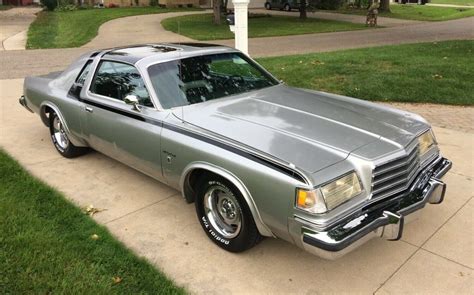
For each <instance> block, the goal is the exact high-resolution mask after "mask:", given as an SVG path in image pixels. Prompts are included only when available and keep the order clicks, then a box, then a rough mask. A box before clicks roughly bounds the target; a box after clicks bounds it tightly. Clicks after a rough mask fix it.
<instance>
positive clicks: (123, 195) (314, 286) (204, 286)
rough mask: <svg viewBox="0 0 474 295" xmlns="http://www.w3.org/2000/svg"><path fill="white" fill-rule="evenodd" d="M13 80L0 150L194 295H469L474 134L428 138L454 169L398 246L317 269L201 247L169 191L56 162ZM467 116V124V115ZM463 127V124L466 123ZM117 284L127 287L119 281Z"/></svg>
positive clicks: (4, 88) (263, 250)
mask: <svg viewBox="0 0 474 295" xmlns="http://www.w3.org/2000/svg"><path fill="white" fill-rule="evenodd" d="M21 92H22V79H16V80H1V81H0V135H1V136H0V146H1V147H3V148H4V149H5V150H6V151H7V152H8V153H10V154H11V155H12V156H13V157H15V158H16V159H17V160H18V161H19V162H20V163H21V164H22V165H23V166H24V167H26V169H28V170H29V171H30V172H31V173H32V174H33V175H35V176H37V177H38V178H40V179H42V180H43V181H45V182H47V183H48V184H50V185H51V186H53V187H55V188H57V189H58V190H60V191H62V192H63V193H64V194H65V195H66V197H67V198H69V199H70V200H71V201H73V202H74V203H75V204H77V205H78V206H86V205H89V204H93V205H94V206H95V207H99V208H105V209H107V210H106V211H104V212H101V213H99V214H97V215H95V216H94V219H95V220H97V221H98V222H99V223H101V224H103V225H105V226H106V227H107V228H108V229H109V230H110V231H111V232H112V233H113V234H114V235H115V236H116V237H117V238H118V239H120V240H121V241H122V242H123V243H124V244H125V245H127V246H128V247H130V248H131V249H132V250H133V251H135V252H136V253H137V254H138V255H140V256H143V257H146V258H147V259H148V260H149V261H150V262H151V263H153V264H154V265H155V266H157V267H158V268H159V269H161V270H162V271H164V272H165V273H166V274H167V275H168V276H169V277H170V278H172V279H173V280H174V281H175V282H176V283H177V284H179V285H181V286H184V287H185V288H186V289H188V290H189V291H191V292H193V293H209V294H214V293H216V294H217V293H218V294H223V293H229V294H231V293H235V294H239V293H240V294H249V293H278V294H283V293H365V294H367V293H374V292H375V293H378V294H389V293H425V294H434V293H438V294H469V293H470V294H472V292H473V290H474V272H473V269H474V249H473V233H474V218H473V213H474V196H473V193H474V186H473V178H474V163H473V159H474V155H473V151H474V149H473V148H472V146H473V144H474V133H468V132H460V131H455V130H451V129H447V128H435V132H436V135H437V137H438V140H439V142H440V145H441V149H442V151H443V153H444V154H445V155H446V156H447V157H448V158H450V159H451V160H452V161H453V162H454V167H453V169H452V170H451V171H450V172H449V173H448V174H447V176H446V177H445V181H446V182H447V184H448V193H447V196H446V199H445V202H444V203H443V204H441V205H439V206H428V207H427V208H426V209H425V210H424V215H422V217H421V218H420V219H419V220H417V221H414V222H413V223H411V224H409V225H407V226H406V229H405V233H404V236H403V239H402V240H401V241H398V242H388V241H384V240H381V239H376V240H372V241H371V242H369V243H368V244H366V245H364V246H363V247H362V248H359V249H358V250H356V251H355V252H353V253H351V254H349V255H348V256H345V257H343V258H341V259H339V260H336V261H326V260H322V259H319V258H317V257H314V256H311V255H310V254H308V253H306V252H304V251H301V250H299V249H298V248H296V247H294V246H292V245H290V244H288V243H286V242H283V241H280V240H275V239H265V240H264V241H263V242H262V243H260V244H259V245H258V246H257V247H255V248H253V249H251V250H250V251H247V252H245V253H241V254H232V253H228V252H225V251H223V250H221V249H220V248H218V247H217V246H215V245H214V244H213V243H212V242H211V241H209V240H208V238H207V237H206V235H205V234H204V233H203V231H202V229H201V228H200V225H199V223H198V221H197V218H196V216H195V214H194V206H193V205H192V204H186V203H185V201H184V200H182V198H181V197H180V195H179V193H178V192H176V191H175V190H173V189H171V188H169V187H167V186H166V185H162V184H160V183H158V182H156V181H154V180H153V179H151V178H149V177H147V176H144V175H142V174H140V173H139V172H136V171H135V170H133V169H130V168H128V167H126V166H124V165H122V164H120V163H118V162H116V161H114V160H111V159H110V158H108V157H106V156H103V155H101V154H99V153H96V152H92V153H90V154H88V155H86V156H83V157H81V158H77V159H74V160H68V159H65V158H62V157H60V156H59V154H58V153H57V152H56V151H55V150H54V148H53V146H52V144H51V143H50V138H49V133H48V130H47V128H45V127H44V126H43V125H42V123H41V122H40V120H39V117H38V116H37V115H34V114H31V113H29V112H27V111H26V110H25V109H23V108H22V107H21V106H20V105H19V104H18V97H19V96H20V95H21ZM467 110H468V112H467V114H468V115H469V116H471V117H470V118H471V120H472V115H473V109H472V108H468V109H467ZM471 122H472V121H471ZM124 279H126V278H124Z"/></svg>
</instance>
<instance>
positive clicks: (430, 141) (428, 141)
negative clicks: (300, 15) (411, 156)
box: [418, 129, 436, 156]
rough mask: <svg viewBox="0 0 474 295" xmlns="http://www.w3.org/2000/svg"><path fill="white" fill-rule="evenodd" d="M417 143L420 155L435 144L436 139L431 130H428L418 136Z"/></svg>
mask: <svg viewBox="0 0 474 295" xmlns="http://www.w3.org/2000/svg"><path fill="white" fill-rule="evenodd" d="M418 144H419V146H420V156H423V155H424V154H425V153H426V152H427V151H429V150H430V149H431V147H432V146H434V145H436V140H435V138H434V135H433V131H431V129H430V130H428V131H426V132H425V133H423V134H422V135H420V136H419V137H418Z"/></svg>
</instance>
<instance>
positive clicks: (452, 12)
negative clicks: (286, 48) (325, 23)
mask: <svg viewBox="0 0 474 295" xmlns="http://www.w3.org/2000/svg"><path fill="white" fill-rule="evenodd" d="M390 10H391V12H389V13H386V12H381V13H379V16H383V17H391V18H399V19H408V20H420V21H445V20H452V19H458V18H464V17H470V16H474V9H472V8H455V7H435V6H426V5H416V4H405V5H391V6H390ZM337 12H338V13H348V14H361V15H365V14H367V10H366V9H351V8H344V9H339V10H337Z"/></svg>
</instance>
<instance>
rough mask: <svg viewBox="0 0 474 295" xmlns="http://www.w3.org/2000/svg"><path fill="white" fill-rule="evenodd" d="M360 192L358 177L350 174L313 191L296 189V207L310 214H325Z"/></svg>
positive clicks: (360, 186) (360, 185)
mask: <svg viewBox="0 0 474 295" xmlns="http://www.w3.org/2000/svg"><path fill="white" fill-rule="evenodd" d="M361 192H362V184H361V182H360V180H359V177H358V176H357V174H356V173H355V172H351V173H349V174H346V175H344V176H342V177H340V178H338V179H336V180H334V181H332V182H330V183H328V184H326V185H323V186H321V187H320V188H318V189H315V190H311V191H307V190H303V189H298V190H297V196H296V206H297V207H298V208H299V209H302V210H305V211H308V212H310V213H325V212H327V211H328V210H331V209H334V208H336V207H337V206H339V205H341V204H342V203H344V202H346V201H348V200H350V199H352V198H353V197H355V196H357V195H359V194H360V193H361Z"/></svg>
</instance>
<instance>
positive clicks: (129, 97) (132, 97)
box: [124, 95, 141, 112]
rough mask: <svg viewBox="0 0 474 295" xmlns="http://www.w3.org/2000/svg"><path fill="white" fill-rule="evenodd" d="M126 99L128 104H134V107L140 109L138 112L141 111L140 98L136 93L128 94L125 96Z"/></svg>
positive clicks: (136, 109)
mask: <svg viewBox="0 0 474 295" xmlns="http://www.w3.org/2000/svg"><path fill="white" fill-rule="evenodd" d="M124 101H125V103H126V104H128V105H131V106H133V109H134V110H135V111H138V112H140V111H141V109H140V104H139V103H138V98H137V96H136V95H127V96H125V99H124Z"/></svg>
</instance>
